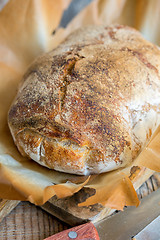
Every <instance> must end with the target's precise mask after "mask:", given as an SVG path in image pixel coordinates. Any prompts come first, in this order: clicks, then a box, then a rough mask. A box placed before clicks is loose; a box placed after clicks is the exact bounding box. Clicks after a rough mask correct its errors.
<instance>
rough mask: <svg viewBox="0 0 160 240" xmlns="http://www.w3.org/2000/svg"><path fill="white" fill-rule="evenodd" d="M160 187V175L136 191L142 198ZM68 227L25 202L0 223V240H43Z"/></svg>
mask: <svg viewBox="0 0 160 240" xmlns="http://www.w3.org/2000/svg"><path fill="white" fill-rule="evenodd" d="M159 187H160V174H158V173H156V174H154V175H153V176H152V177H151V178H150V179H149V180H148V181H146V182H145V183H144V184H143V185H142V186H141V187H140V188H139V189H138V191H137V193H138V196H139V198H142V197H144V196H146V195H148V194H150V193H151V192H152V191H154V190H156V189H157V188H159ZM67 228H69V225H67V224H66V223H63V222H61V221H60V220H58V219H57V218H55V217H53V216H51V215H50V214H48V213H46V212H45V211H44V210H42V209H41V208H40V207H36V206H34V205H32V204H30V203H27V202H21V203H19V205H18V206H17V207H16V208H15V209H14V210H13V211H12V212H11V213H10V214H9V215H8V216H7V217H5V218H4V219H3V220H2V222H1V223H0V239H1V240H15V239H16V240H22V239H23V240H43V239H44V238H46V237H48V236H51V235H53V234H55V233H57V232H60V231H62V230H63V229H67Z"/></svg>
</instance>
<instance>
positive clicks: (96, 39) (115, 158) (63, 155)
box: [8, 25, 160, 175]
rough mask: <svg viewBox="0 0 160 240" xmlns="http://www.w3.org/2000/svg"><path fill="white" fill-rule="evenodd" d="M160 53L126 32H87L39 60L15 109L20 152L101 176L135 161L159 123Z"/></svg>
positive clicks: (73, 36)
mask: <svg viewBox="0 0 160 240" xmlns="http://www.w3.org/2000/svg"><path fill="white" fill-rule="evenodd" d="M159 71H160V51H159V49H158V48H157V47H156V46H155V45H153V44H151V43H149V42H148V41H146V40H144V39H143V37H142V36H141V34H140V33H139V32H138V31H136V30H134V29H132V28H129V27H127V26H121V25H112V26H107V27H105V26H89V27H85V28H82V29H79V30H77V31H76V32H74V33H72V34H71V35H70V36H69V37H68V38H67V39H66V40H65V42H63V43H62V44H61V45H59V47H58V48H56V49H55V50H53V51H51V52H49V53H47V54H44V55H43V56H41V57H39V58H38V59H36V60H35V62H34V63H33V64H32V65H31V66H30V68H29V69H28V71H27V72H26V74H25V76H24V78H23V80H22V82H21V84H20V86H19V90H18V93H17V96H16V98H15V100H14V102H13V104H12V106H11V108H10V110H9V116H8V123H9V127H10V130H11V133H12V136H13V139H14V141H15V144H16V145H17V147H18V149H19V151H20V152H21V154H22V155H23V156H28V157H29V158H31V159H33V160H34V161H36V162H38V163H39V164H41V165H43V166H46V167H48V168H51V169H55V170H58V171H62V172H67V173H74V174H82V175H83V174H84V175H86V174H99V173H102V172H107V171H111V170H114V169H117V168H120V167H124V166H126V165H127V164H129V163H131V162H132V161H133V160H134V159H135V157H136V156H137V155H138V153H139V152H140V151H141V150H142V149H143V147H144V146H145V144H146V143H147V142H148V141H149V139H150V137H151V136H152V134H153V132H154V131H155V129H156V127H157V126H158V124H159V123H160V73H159Z"/></svg>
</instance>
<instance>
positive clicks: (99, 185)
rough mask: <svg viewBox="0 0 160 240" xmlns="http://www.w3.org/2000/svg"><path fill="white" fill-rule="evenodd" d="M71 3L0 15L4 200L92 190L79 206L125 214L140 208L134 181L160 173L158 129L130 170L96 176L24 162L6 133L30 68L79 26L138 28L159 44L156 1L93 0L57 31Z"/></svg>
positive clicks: (32, 1) (17, 0)
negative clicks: (95, 206)
mask: <svg viewBox="0 0 160 240" xmlns="http://www.w3.org/2000/svg"><path fill="white" fill-rule="evenodd" d="M70 2H71V1H70V0H59V1H57V0H39V1H38V0H10V1H8V3H7V4H6V5H5V6H4V7H3V9H2V10H1V12H0V56H1V58H0V198H5V199H13V200H15V199H18V200H26V201H30V202H32V203H34V204H38V205H41V204H43V203H45V202H46V201H47V200H48V199H49V198H51V197H52V196H54V195H57V197H59V198H63V197H67V196H71V195H73V194H74V193H75V192H77V191H79V190H80V189H81V188H82V187H90V188H94V189H96V194H95V195H93V196H91V197H90V198H88V199H87V200H86V201H85V202H83V203H81V204H80V206H84V205H85V206H87V205H91V204H95V203H101V204H102V205H104V206H108V207H110V208H114V209H121V210H122V209H123V207H124V206H126V205H136V206H138V204H139V200H138V197H137V194H136V191H135V188H134V187H135V185H134V184H135V183H136V178H138V177H139V174H140V173H141V175H140V176H141V177H142V174H143V173H144V171H145V169H146V168H149V169H151V172H150V174H151V173H153V171H160V148H159V146H160V127H159V128H158V129H157V130H156V132H155V134H154V135H153V137H152V139H151V140H150V142H149V143H148V145H147V146H146V147H145V148H144V149H143V151H142V152H141V153H140V154H139V156H138V157H137V159H135V161H134V162H133V163H132V164H131V165H130V166H127V167H126V168H123V169H119V170H115V171H112V172H110V173H103V174H100V175H94V176H76V175H71V174H65V173H60V172H56V171H53V170H49V169H47V168H45V167H42V166H40V165H38V164H37V163H35V162H34V161H32V160H30V159H26V158H24V157H22V156H21V155H20V153H19V152H18V150H17V148H16V146H15V144H14V142H13V140H12V137H11V134H10V131H9V129H8V124H7V113H8V109H9V107H10V104H11V102H12V100H13V98H14V96H15V95H16V92H17V86H18V84H19V82H20V79H21V78H22V75H23V74H24V72H25V71H26V69H27V68H28V66H29V65H30V64H31V62H32V61H33V60H34V59H35V58H36V57H37V56H39V55H40V54H42V53H43V52H47V51H49V50H51V49H53V48H55V47H56V46H58V44H59V43H60V42H62V41H63V40H64V38H65V37H66V36H68V34H69V33H71V32H72V31H74V30H75V29H77V28H78V27H80V26H85V25H87V24H102V23H103V24H110V23H114V22H116V23H120V24H127V25H130V26H133V27H136V28H137V29H139V30H140V31H141V32H142V33H143V35H144V36H145V37H146V38H147V39H149V40H151V41H152V42H154V43H156V44H158V43H159V41H160V30H159V28H158V22H159V21H158V20H159V18H160V16H159V14H158V11H159V9H160V6H159V5H160V4H159V1H158V0H155V1H149V0H139V1H130V0H93V1H92V3H91V4H89V5H88V6H87V7H86V8H85V9H83V10H82V11H81V12H80V13H79V14H78V15H77V16H76V17H75V18H74V19H73V20H72V21H71V22H70V23H69V24H68V26H67V28H65V29H62V28H58V25H59V23H60V19H61V17H62V14H63V12H64V10H65V9H66V8H67V7H68V5H69V4H70ZM153 16H154V18H153ZM155 19H156V21H155ZM152 24H153V25H152ZM152 26H153V27H152ZM54 30H55V34H54V35H53V34H52V32H53V31H54ZM133 169H135V172H134V171H133ZM152 170H153V171H152ZM142 178H143V177H142ZM133 186H134V187H133Z"/></svg>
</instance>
